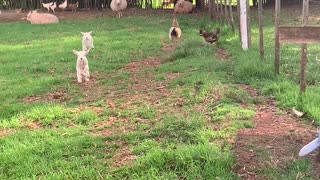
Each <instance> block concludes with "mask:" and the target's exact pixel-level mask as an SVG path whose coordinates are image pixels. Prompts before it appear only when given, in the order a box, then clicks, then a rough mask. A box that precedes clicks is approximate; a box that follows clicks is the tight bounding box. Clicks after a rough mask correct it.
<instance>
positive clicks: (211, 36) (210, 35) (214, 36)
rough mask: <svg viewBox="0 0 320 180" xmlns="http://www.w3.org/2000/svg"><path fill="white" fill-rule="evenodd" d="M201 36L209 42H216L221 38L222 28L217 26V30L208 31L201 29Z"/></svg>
mask: <svg viewBox="0 0 320 180" xmlns="http://www.w3.org/2000/svg"><path fill="white" fill-rule="evenodd" d="M199 34H200V36H202V37H203V38H204V40H205V41H206V42H207V43H210V44H212V43H214V42H217V41H218V40H219V35H220V28H217V30H216V32H207V31H205V30H200V31H199Z"/></svg>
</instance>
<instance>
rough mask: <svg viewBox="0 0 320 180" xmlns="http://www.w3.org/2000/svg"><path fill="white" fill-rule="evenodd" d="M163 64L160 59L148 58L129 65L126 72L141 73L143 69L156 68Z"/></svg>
mask: <svg viewBox="0 0 320 180" xmlns="http://www.w3.org/2000/svg"><path fill="white" fill-rule="evenodd" d="M161 64H162V60H161V59H159V58H147V59H144V60H143V61H135V62H131V63H129V64H127V65H126V66H125V68H124V69H125V70H126V71H128V72H131V73H132V72H139V71H141V68H156V67H159V66H160V65H161Z"/></svg>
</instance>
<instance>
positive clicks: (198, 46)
mask: <svg viewBox="0 0 320 180" xmlns="http://www.w3.org/2000/svg"><path fill="white" fill-rule="evenodd" d="M171 18H172V17H171V14H165V15H159V14H152V15H150V16H148V17H143V16H139V15H136V16H131V17H127V18H123V19H121V20H119V19H116V18H110V17H104V18H97V19H92V20H87V21H62V22H61V23H59V24H55V25H30V24H27V23H23V22H22V23H7V24H4V25H2V26H1V30H2V31H3V32H6V33H1V34H0V49H1V53H0V65H1V66H0V77H1V78H0V101H1V106H0V132H6V131H7V130H8V134H6V135H3V137H0V162H1V166H0V179H238V178H239V177H238V176H237V174H236V173H235V172H233V169H232V168H233V166H234V163H235V154H234V152H233V150H232V145H231V144H230V143H229V142H228V141H229V140H230V139H233V138H234V137H235V135H236V134H237V132H238V130H239V129H242V128H252V127H254V124H253V123H252V119H253V117H254V116H255V114H256V113H255V108H254V107H255V106H254V104H255V103H257V101H258V100H256V99H253V98H252V97H250V96H249V94H248V93H247V92H245V91H244V90H241V89H240V88H239V86H238V85H237V83H246V84H251V85H253V86H256V87H258V88H259V89H260V90H261V91H262V92H263V93H264V94H265V95H270V96H274V97H276V98H277V100H278V103H279V105H280V106H283V107H288V108H291V107H292V106H296V107H298V108H300V109H303V110H304V111H307V112H308V116H309V117H311V118H313V119H315V120H316V121H317V122H320V110H319V108H318V107H319V106H317V104H316V103H317V102H319V96H317V95H316V92H318V91H319V86H318V81H317V79H319V73H318V71H317V68H316V66H317V62H310V64H309V67H310V68H309V71H310V73H309V75H308V82H309V83H310V85H311V86H310V87H308V91H307V93H306V94H305V95H303V98H302V99H301V97H299V89H298V81H297V80H298V72H299V71H298V67H299V66H298V64H299V61H298V59H299V57H298V54H299V53H298V51H299V49H295V48H296V47H295V46H285V47H282V50H281V54H282V59H283V60H282V61H281V62H282V64H281V68H282V69H281V75H280V76H279V77H276V76H275V75H274V73H273V62H272V59H273V56H272V53H273V51H272V47H273V41H272V40H271V39H272V38H273V36H272V34H273V28H272V26H273V24H272V22H271V21H266V23H267V24H266V26H265V31H266V35H267V37H266V49H267V51H266V59H265V61H263V62H260V60H259V54H258V50H257V48H255V47H258V46H257V43H258V41H257V39H256V37H258V36H257V26H256V24H253V30H252V32H253V37H254V39H253V46H254V47H253V48H252V49H249V50H248V51H247V52H243V51H242V50H241V48H240V47H239V40H238V37H237V34H234V33H232V32H231V30H230V28H229V27H228V26H226V25H221V24H216V23H211V22H209V21H208V17H207V16H201V15H196V16H195V15H181V16H180V15H179V16H178V19H179V24H180V26H181V27H182V28H183V35H182V39H181V41H180V43H179V45H178V46H177V49H176V50H175V51H174V52H172V53H164V52H161V50H160V49H161V48H162V46H164V45H167V44H168V41H167V42H165V43H163V42H161V41H160V39H161V38H165V39H167V33H168V32H167V31H168V27H169V26H170V25H171V20H172V19H171ZM218 26H219V27H220V28H221V31H222V36H221V39H220V40H219V42H218V43H217V44H216V45H213V46H206V45H205V44H204V42H203V39H202V38H201V37H199V34H198V29H199V28H200V27H201V28H206V29H209V30H214V29H215V28H216V27H218ZM81 31H82V32H83V31H93V38H94V45H95V49H94V50H93V51H92V52H91V53H90V54H89V55H88V60H89V66H90V71H91V73H92V75H93V76H94V77H95V78H96V81H97V82H98V83H97V85H95V86H93V87H91V88H92V89H89V90H88V89H86V85H79V84H77V83H76V82H75V81H76V75H75V73H76V70H75V61H76V57H75V56H74V55H73V53H72V50H73V49H76V50H79V49H80V48H81V34H80V32H81ZM217 47H219V48H225V49H227V50H228V53H229V56H230V59H231V60H232V61H231V62H230V61H228V60H221V59H219V58H217V57H216V56H215V53H216V52H217ZM317 49H318V47H316V46H314V47H311V48H310V51H309V52H312V53H315V54H316V53H317V51H316V50H317ZM294 53H295V55H294V56H292V55H293V54H294ZM315 54H312V55H311V58H314V57H315V56H316V55H315ZM148 57H160V58H163V60H164V63H163V64H162V65H161V66H159V67H157V68H154V69H150V70H148V71H151V74H152V75H153V77H151V79H153V80H154V81H156V82H157V83H159V84H164V85H166V87H167V91H166V92H163V94H161V92H160V93H159V92H158V90H157V89H156V88H157V87H154V88H155V90H154V91H152V92H148V93H146V94H142V95H146V96H147V95H150V96H152V95H153V94H157V93H159V94H160V95H163V96H155V98H150V99H143V98H141V99H135V100H134V101H130V102H128V100H127V99H126V98H125V97H122V96H121V95H119V96H116V95H115V96H112V94H113V93H115V92H114V91H113V90H114V89H116V90H117V91H116V92H117V93H118V92H120V94H121V93H124V92H126V93H128V94H130V93H131V94H134V93H136V91H135V90H134V89H132V88H131V85H132V84H134V83H135V82H134V81H133V80H132V78H131V77H132V75H134V72H126V71H125V70H123V69H122V70H121V72H120V71H119V70H120V69H121V68H123V67H124V66H125V65H126V64H127V63H130V62H132V61H139V60H142V59H144V58H148ZM289 57H290V58H289ZM291 57H293V58H291ZM119 72H120V73H119ZM172 73H179V76H177V77H176V78H174V79H172V80H168V79H167V75H168V74H172ZM139 76H140V77H142V78H143V77H144V76H146V75H145V74H144V72H142V73H141V74H139ZM160 90H161V89H160ZM56 91H63V92H64V93H65V94H66V100H65V101H63V102H51V101H49V102H48V98H46V97H47V96H48V94H50V93H52V92H56ZM83 91H84V92H83ZM86 93H88V94H86ZM90 93H91V94H90ZM140 93H141V92H140ZM166 93H167V94H166ZM95 94H98V95H99V96H98V97H94V95H95ZM30 96H32V97H39V98H40V99H41V101H36V102H33V103H26V102H25V101H24V98H25V97H30ZM87 96H92V97H93V98H92V99H90V100H87V101H86V100H85V99H86V97H87ZM110 100H112V101H113V104H112V103H110ZM155 102H158V104H157V103H155ZM243 104H246V105H247V106H248V108H243V107H242V105H243ZM109 132H111V133H109ZM103 133H105V134H104V135H101V134H103ZM0 134H1V133H0ZM124 152H125V153H124ZM128 154H129V155H134V156H136V160H135V161H132V162H128V163H127V164H126V165H124V166H122V167H117V166H115V164H116V163H118V162H120V161H122V160H123V159H122V158H127V155H128ZM310 167H311V166H310V163H309V162H308V161H293V162H292V163H289V164H288V165H286V167H285V168H282V169H281V168H277V169H270V170H266V171H265V170H261V171H260V173H261V174H262V175H264V176H266V177H270V178H275V179H277V178H278V177H283V174H286V173H287V177H294V174H297V173H298V172H308V171H310ZM288 168H289V169H290V171H289V172H287V171H286V170H288Z"/></svg>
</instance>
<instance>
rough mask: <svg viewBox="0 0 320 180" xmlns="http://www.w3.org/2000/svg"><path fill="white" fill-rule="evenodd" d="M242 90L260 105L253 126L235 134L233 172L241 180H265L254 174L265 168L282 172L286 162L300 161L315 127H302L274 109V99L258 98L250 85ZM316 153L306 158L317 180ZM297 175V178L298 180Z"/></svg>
mask: <svg viewBox="0 0 320 180" xmlns="http://www.w3.org/2000/svg"><path fill="white" fill-rule="evenodd" d="M241 87H242V89H244V90H245V91H247V92H248V93H249V94H250V95H251V96H252V97H255V98H259V99H261V100H262V102H263V103H260V104H258V105H257V106H256V108H257V114H256V117H255V118H254V123H255V125H256V127H255V128H252V129H243V130H240V132H239V133H238V136H237V139H236V144H235V153H236V155H237V158H236V159H237V166H236V171H237V173H238V174H239V175H240V177H242V179H246V180H251V179H267V178H266V177H263V176H261V175H259V174H260V173H257V172H258V171H259V170H265V169H268V168H279V169H284V168H285V167H286V165H287V163H290V162H292V161H293V160H297V159H299V158H301V157H298V152H299V150H300V149H301V148H302V147H303V146H304V145H305V144H307V143H308V142H310V141H311V140H313V139H314V138H315V137H316V136H317V133H316V132H315V127H312V126H311V125H304V124H302V123H300V122H299V119H298V118H296V117H294V115H293V114H292V113H291V112H283V111H281V110H280V109H279V108H277V107H276V102H275V100H273V99H266V98H264V97H262V96H260V95H259V93H258V92H257V91H256V90H255V89H253V88H251V87H249V86H245V85H243V86H241ZM315 154H316V153H312V154H311V155H309V156H308V157H311V158H312V160H313V161H314V163H313V164H314V172H315V173H314V176H315V177H316V178H317V179H319V178H320V176H319V173H318V172H319V162H317V158H316V155H315ZM308 157H307V158H308ZM298 176H300V175H297V179H300V178H299V177H298ZM301 176H303V175H301Z"/></svg>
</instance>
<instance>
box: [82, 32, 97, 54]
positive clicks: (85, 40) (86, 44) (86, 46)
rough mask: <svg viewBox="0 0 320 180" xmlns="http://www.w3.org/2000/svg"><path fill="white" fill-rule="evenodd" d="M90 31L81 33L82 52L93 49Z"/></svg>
mask: <svg viewBox="0 0 320 180" xmlns="http://www.w3.org/2000/svg"><path fill="white" fill-rule="evenodd" d="M91 33H92V31H90V32H81V34H82V50H83V51H90V50H91V49H94V46H93V38H92V36H91Z"/></svg>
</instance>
